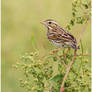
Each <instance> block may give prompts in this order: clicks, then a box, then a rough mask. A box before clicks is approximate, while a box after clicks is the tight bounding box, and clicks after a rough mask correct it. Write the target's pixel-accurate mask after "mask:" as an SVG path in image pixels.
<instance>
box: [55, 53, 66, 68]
mask: <svg viewBox="0 0 92 92" xmlns="http://www.w3.org/2000/svg"><path fill="white" fill-rule="evenodd" d="M53 55H54V56H55V57H56V58H57V59H58V60H59V61H60V62H61V63H62V64H63V65H64V66H65V67H66V68H67V65H66V64H65V63H64V62H63V61H62V60H61V59H60V58H59V57H58V56H57V55H55V54H53Z"/></svg>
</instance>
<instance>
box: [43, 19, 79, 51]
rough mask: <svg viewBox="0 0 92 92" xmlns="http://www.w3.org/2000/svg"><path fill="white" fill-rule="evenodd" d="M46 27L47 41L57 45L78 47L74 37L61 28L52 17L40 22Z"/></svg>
mask: <svg viewBox="0 0 92 92" xmlns="http://www.w3.org/2000/svg"><path fill="white" fill-rule="evenodd" d="M41 23H42V24H44V25H45V26H46V28H47V37H48V39H49V41H50V42H51V43H52V44H53V45H55V46H57V47H60V48H62V47H64V48H65V47H72V48H73V49H75V50H76V49H79V47H78V46H77V42H76V39H75V38H74V36H73V35H71V34H70V33H69V32H67V31H66V30H64V29H63V28H61V27H60V26H59V25H58V23H57V22H56V21H54V20H52V19H48V20H45V21H43V22H41Z"/></svg>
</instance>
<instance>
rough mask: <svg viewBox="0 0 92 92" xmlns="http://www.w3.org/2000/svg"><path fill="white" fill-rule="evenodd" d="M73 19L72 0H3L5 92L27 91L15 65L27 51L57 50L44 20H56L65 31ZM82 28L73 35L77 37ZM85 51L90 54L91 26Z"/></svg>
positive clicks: (3, 91) (84, 43)
mask: <svg viewBox="0 0 92 92" xmlns="http://www.w3.org/2000/svg"><path fill="white" fill-rule="evenodd" d="M71 17H72V0H2V92H24V90H23V89H22V88H20V87H19V83H18V79H19V78H20V76H21V74H20V73H18V72H16V71H15V70H14V69H13V67H12V66H13V65H14V64H16V62H18V61H19V59H20V57H21V56H22V55H24V54H25V53H27V52H34V51H37V50H38V51H40V52H41V54H46V53H47V52H48V51H50V50H52V49H53V48H55V47H54V46H52V45H51V44H50V42H49V41H48V40H47V37H46V28H45V27H44V26H43V25H41V24H40V22H41V21H43V20H45V19H50V18H51V19H54V20H56V21H57V22H58V23H59V24H60V25H61V26H62V27H63V28H65V27H66V25H67V24H68V23H69V21H70V19H71ZM82 27H83V26H82V25H76V26H74V27H73V28H72V30H71V33H72V34H73V35H74V36H75V37H76V38H78V36H79V33H80V31H81V29H82ZM82 42H83V46H84V50H85V52H88V53H90V49H91V48H90V24H89V25H88V26H87V28H86V31H85V33H84V34H83V38H82Z"/></svg>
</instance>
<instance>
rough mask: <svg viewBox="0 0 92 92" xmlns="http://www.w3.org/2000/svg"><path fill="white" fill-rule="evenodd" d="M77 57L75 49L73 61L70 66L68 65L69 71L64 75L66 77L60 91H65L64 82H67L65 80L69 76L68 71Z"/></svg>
mask: <svg viewBox="0 0 92 92" xmlns="http://www.w3.org/2000/svg"><path fill="white" fill-rule="evenodd" d="M75 58H76V50H75V51H74V56H73V58H72V61H71V63H70V64H69V66H68V67H67V72H66V74H65V76H64V79H63V81H62V84H61V88H60V92H63V91H64V83H65V80H66V78H67V76H68V73H69V71H70V68H71V66H72V64H73V62H74V60H75Z"/></svg>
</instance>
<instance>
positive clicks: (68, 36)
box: [57, 28, 76, 43]
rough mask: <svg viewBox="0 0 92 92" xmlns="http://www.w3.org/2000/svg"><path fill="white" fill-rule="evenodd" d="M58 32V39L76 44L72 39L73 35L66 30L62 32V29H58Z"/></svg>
mask: <svg viewBox="0 0 92 92" xmlns="http://www.w3.org/2000/svg"><path fill="white" fill-rule="evenodd" d="M59 30H61V31H59ZM59 30H58V33H57V35H58V37H59V38H60V39H64V40H65V42H67V41H68V42H73V43H76V39H75V38H74V36H73V35H71V34H70V33H68V32H67V31H66V30H64V29H62V28H60V29H59Z"/></svg>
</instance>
